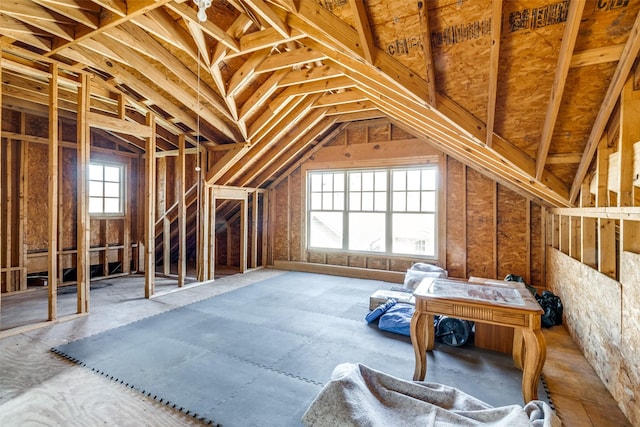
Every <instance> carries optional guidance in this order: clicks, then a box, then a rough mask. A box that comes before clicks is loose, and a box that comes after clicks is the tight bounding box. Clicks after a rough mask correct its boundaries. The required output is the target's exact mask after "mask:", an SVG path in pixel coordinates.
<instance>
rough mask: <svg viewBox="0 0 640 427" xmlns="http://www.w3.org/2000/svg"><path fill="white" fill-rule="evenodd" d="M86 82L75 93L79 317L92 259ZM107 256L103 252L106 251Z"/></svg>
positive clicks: (84, 78)
mask: <svg viewBox="0 0 640 427" xmlns="http://www.w3.org/2000/svg"><path fill="white" fill-rule="evenodd" d="M89 106H90V102H89V79H88V77H87V76H86V75H83V76H82V81H81V85H80V87H79V89H78V125H77V133H78V143H77V159H78V160H77V188H78V195H77V205H78V207H77V210H78V212H77V223H78V226H77V246H76V247H77V254H76V276H77V287H78V307H77V312H78V313H87V312H88V311H89V289H90V280H91V276H90V272H89V266H90V264H91V255H90V253H89V250H90V247H91V231H90V226H91V220H90V218H89V195H88V191H89V188H88V187H89V185H88V184H89V183H88V175H89V174H88V172H89V170H88V169H89V162H90V153H91V138H90V128H89V123H88V119H87V114H86V113H87V112H88V111H89ZM105 253H106V251H105Z"/></svg>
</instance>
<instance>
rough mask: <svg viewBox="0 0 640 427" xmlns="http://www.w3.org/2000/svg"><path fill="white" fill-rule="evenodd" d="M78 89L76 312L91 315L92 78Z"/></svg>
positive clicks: (82, 82)
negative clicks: (90, 170)
mask: <svg viewBox="0 0 640 427" xmlns="http://www.w3.org/2000/svg"><path fill="white" fill-rule="evenodd" d="M81 79H82V80H81V83H80V86H79V87H78V123H77V126H78V128H77V139H78V145H77V146H76V150H77V166H76V168H77V174H78V175H77V183H76V186H77V192H78V196H77V217H78V218H77V236H76V239H77V242H76V248H77V252H76V276H77V283H78V285H77V286H78V301H77V312H78V313H87V312H89V289H90V285H91V274H90V272H89V270H90V265H91V254H90V253H89V247H90V245H91V232H90V228H91V219H90V217H89V193H88V192H89V163H90V156H91V130H90V128H89V123H88V121H87V113H88V112H89V106H90V103H89V96H90V90H89V89H90V87H89V86H90V85H89V78H88V76H87V75H85V74H83V75H82V76H81Z"/></svg>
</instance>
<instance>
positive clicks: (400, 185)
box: [393, 171, 407, 191]
mask: <svg viewBox="0 0 640 427" xmlns="http://www.w3.org/2000/svg"><path fill="white" fill-rule="evenodd" d="M406 188H407V172H406V171H393V191H403V190H406Z"/></svg>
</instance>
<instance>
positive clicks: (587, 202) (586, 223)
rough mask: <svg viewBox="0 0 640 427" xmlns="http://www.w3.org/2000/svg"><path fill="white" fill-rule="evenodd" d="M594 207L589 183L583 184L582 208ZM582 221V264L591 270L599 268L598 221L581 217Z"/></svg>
mask: <svg viewBox="0 0 640 427" xmlns="http://www.w3.org/2000/svg"><path fill="white" fill-rule="evenodd" d="M591 206H593V198H592V197H591V191H590V188H589V184H588V183H584V184H582V190H581V194H580V207H583V208H586V207H591ZM580 220H581V226H580V228H581V230H582V233H581V238H582V241H581V242H580V249H581V253H580V262H582V263H583V264H586V265H588V266H589V267H591V268H597V267H598V262H597V259H596V252H597V251H596V219H595V218H588V217H584V216H583V217H580Z"/></svg>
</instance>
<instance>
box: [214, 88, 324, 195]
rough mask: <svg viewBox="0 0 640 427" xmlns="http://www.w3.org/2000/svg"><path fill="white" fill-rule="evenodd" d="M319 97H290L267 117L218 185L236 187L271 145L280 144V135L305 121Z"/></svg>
mask: <svg viewBox="0 0 640 427" xmlns="http://www.w3.org/2000/svg"><path fill="white" fill-rule="evenodd" d="M319 96H320V95H319V94H315V95H304V96H295V97H292V99H291V101H290V102H287V103H286V104H285V105H283V106H282V108H280V109H279V110H278V112H277V113H275V114H273V115H269V121H268V123H267V124H266V125H265V126H263V127H262V128H261V129H260V131H259V133H257V134H255V137H254V142H253V143H252V144H251V148H250V149H249V151H248V152H247V153H246V155H245V156H244V157H243V159H242V161H241V162H238V163H236V164H235V165H233V166H232V167H231V168H230V169H229V170H228V171H227V173H226V174H225V175H224V176H223V177H222V178H221V179H220V181H219V183H220V184H223V185H238V182H240V181H238V180H239V179H240V178H241V175H242V174H243V173H244V172H245V171H247V170H249V169H250V168H251V167H252V165H253V164H254V163H255V162H257V161H258V160H259V158H260V157H261V156H262V155H263V154H264V153H265V151H266V150H268V149H269V148H270V147H271V145H272V144H275V143H280V138H281V137H282V135H284V134H285V133H286V132H288V131H289V130H291V129H292V128H293V127H297V123H298V122H300V121H303V120H305V116H307V115H308V113H309V111H310V108H311V106H312V105H313V103H314V102H315V101H316V100H317V99H318V97H319Z"/></svg>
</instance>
